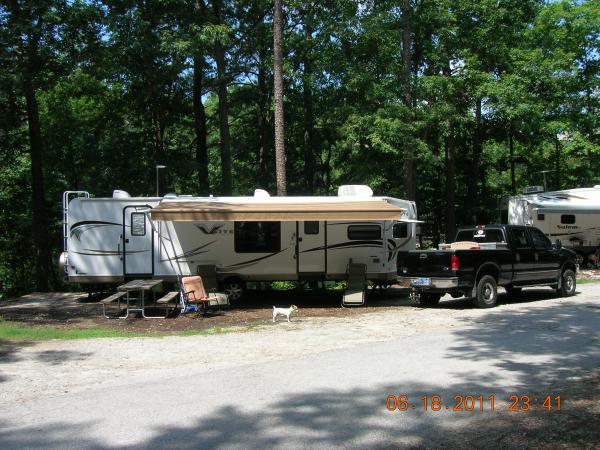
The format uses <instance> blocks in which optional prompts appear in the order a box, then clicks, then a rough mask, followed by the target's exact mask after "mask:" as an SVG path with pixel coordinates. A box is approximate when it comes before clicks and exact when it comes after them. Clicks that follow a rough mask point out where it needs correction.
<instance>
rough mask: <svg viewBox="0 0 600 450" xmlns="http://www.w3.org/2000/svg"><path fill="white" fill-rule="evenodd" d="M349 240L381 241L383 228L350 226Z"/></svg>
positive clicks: (376, 226)
mask: <svg viewBox="0 0 600 450" xmlns="http://www.w3.org/2000/svg"><path fill="white" fill-rule="evenodd" d="M348 239H351V240H362V239H381V227H380V226H379V225H350V226H349V227H348Z"/></svg>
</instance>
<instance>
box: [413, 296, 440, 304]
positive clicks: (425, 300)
mask: <svg viewBox="0 0 600 450" xmlns="http://www.w3.org/2000/svg"><path fill="white" fill-rule="evenodd" d="M440 298H442V294H421V295H420V296H419V305H421V306H435V305H437V304H438V303H439V302H440Z"/></svg>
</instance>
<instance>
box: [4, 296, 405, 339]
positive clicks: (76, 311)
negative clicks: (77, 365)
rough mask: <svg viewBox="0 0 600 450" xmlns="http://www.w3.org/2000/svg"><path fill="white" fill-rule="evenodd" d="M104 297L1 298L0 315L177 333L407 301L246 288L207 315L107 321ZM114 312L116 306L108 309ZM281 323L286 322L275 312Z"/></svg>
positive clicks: (326, 314)
mask: <svg viewBox="0 0 600 450" xmlns="http://www.w3.org/2000/svg"><path fill="white" fill-rule="evenodd" d="M106 296H108V294H105V295H92V296H91V297H89V296H88V294H87V293H82V292H64V293H61V292H58V293H32V294H28V295H24V296H22V297H19V298H16V299H12V300H7V301H2V302H0V317H2V318H4V319H5V320H14V321H18V322H23V323H26V324H29V325H51V326H53V327H57V328H63V329H73V328H111V329H118V330H126V331H140V332H144V331H155V332H159V331H163V332H176V331H185V330H202V329H208V328H212V327H231V326H248V325H258V324H261V323H267V322H270V321H271V320H272V312H271V311H272V308H273V306H278V307H288V306H289V305H292V304H293V305H296V306H298V308H299V314H298V315H296V314H294V315H292V319H291V320H292V321H293V320H302V319H303V318H305V317H347V316H352V315H358V314H364V313H368V312H374V311H379V312H381V311H383V310H385V308H397V307H399V306H409V305H411V302H410V300H409V299H408V297H407V296H406V294H405V292H402V291H400V290H399V289H396V288H394V287H392V288H390V289H388V290H386V291H385V292H383V293H381V292H379V291H370V292H369V296H368V306H366V307H354V308H341V307H340V304H341V301H342V294H341V292H335V291H297V290H291V291H249V292H248V297H247V299H245V300H243V301H242V302H238V303H237V304H235V303H234V304H233V306H232V308H231V309H229V310H223V311H221V312H215V313H211V314H208V315H205V316H199V315H197V314H185V315H177V313H175V314H173V315H172V316H171V317H169V318H167V319H142V318H137V317H130V318H128V319H125V320H116V319H106V318H104V317H103V316H102V305H101V304H100V303H99V301H100V300H102V298H105V297H106ZM108 308H112V310H115V311H116V304H115V305H114V306H112V305H109V306H108V307H107V309H108ZM278 320H279V321H282V320H285V318H282V317H281V316H279V318H278Z"/></svg>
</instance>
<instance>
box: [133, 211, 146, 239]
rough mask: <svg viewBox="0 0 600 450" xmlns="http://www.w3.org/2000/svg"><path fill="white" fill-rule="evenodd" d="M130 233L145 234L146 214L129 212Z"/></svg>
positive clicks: (135, 234)
mask: <svg viewBox="0 0 600 450" xmlns="http://www.w3.org/2000/svg"><path fill="white" fill-rule="evenodd" d="M131 235H132V236H146V214H144V213H139V212H132V213H131Z"/></svg>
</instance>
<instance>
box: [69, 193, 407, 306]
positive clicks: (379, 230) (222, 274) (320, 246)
mask: <svg viewBox="0 0 600 450" xmlns="http://www.w3.org/2000/svg"><path fill="white" fill-rule="evenodd" d="M372 194H373V193H372V191H371V189H370V188H369V187H367V186H341V187H340V189H339V190H338V196H337V197H335V196H331V197H270V196H269V195H268V193H266V192H265V191H262V190H257V191H256V192H255V195H254V196H253V197H192V196H184V195H181V196H175V195H167V196H165V197H163V198H160V197H130V196H129V195H128V194H127V193H126V192H123V191H115V192H114V194H113V197H112V198H90V196H89V194H88V193H87V192H65V193H64V195H63V222H64V224H63V239H64V253H63V255H62V257H61V261H62V264H63V267H64V269H63V270H64V273H65V275H66V276H67V278H68V280H69V281H70V282H75V283H81V284H90V285H91V284H103V283H119V282H122V281H123V280H125V279H130V278H161V279H163V280H172V281H175V280H177V279H178V278H179V277H181V276H186V275H191V274H196V273H200V271H201V268H203V267H206V266H213V267H214V270H215V271H216V274H217V278H218V280H219V282H220V284H221V287H222V288H223V289H224V290H226V291H227V292H228V293H229V294H230V295H231V297H232V298H233V299H234V300H235V299H237V298H240V297H241V296H242V295H243V294H244V291H245V286H246V282H248V281H279V280H290V281H327V280H345V279H346V276H347V275H346V271H347V267H348V264H349V263H358V264H365V265H366V277H367V279H368V280H372V281H375V282H379V283H382V284H393V283H395V280H396V276H397V273H396V271H397V269H396V259H397V255H398V252H403V251H408V250H412V249H414V248H415V245H416V223H417V222H418V220H417V209H416V206H415V203H414V202H412V201H407V200H401V199H396V198H391V197H374V196H373V195H372Z"/></svg>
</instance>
